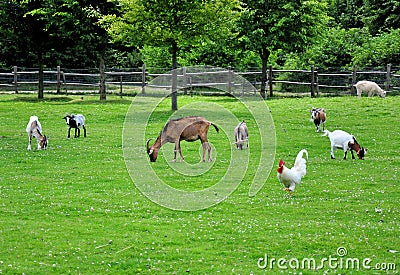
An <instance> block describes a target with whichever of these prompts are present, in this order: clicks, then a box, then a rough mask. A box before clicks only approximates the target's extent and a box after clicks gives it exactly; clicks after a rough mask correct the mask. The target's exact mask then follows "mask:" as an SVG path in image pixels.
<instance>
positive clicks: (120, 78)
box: [119, 75, 122, 98]
mask: <svg viewBox="0 0 400 275" xmlns="http://www.w3.org/2000/svg"><path fill="white" fill-rule="evenodd" d="M119 97H120V98H122V75H121V76H120V77H119Z"/></svg>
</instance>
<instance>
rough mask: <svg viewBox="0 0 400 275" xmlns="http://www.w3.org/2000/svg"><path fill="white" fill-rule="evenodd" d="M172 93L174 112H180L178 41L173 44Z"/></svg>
mask: <svg viewBox="0 0 400 275" xmlns="http://www.w3.org/2000/svg"><path fill="white" fill-rule="evenodd" d="M171 46H172V87H171V89H172V91H171V105H172V110H173V111H176V110H178V91H177V90H178V75H177V71H176V68H177V62H176V54H177V51H178V45H177V43H176V41H173V42H172V45H171Z"/></svg>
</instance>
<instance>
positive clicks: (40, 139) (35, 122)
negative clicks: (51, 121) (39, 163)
mask: <svg viewBox="0 0 400 275" xmlns="http://www.w3.org/2000/svg"><path fill="white" fill-rule="evenodd" d="M26 132H27V133H28V138H29V143H28V150H31V149H32V148H31V143H32V137H35V138H36V139H37V143H38V150H40V149H44V150H45V149H47V145H48V140H49V139H48V138H47V137H46V136H45V135H42V125H41V124H40V122H39V118H38V117H37V116H31V117H30V119H29V122H28V125H26Z"/></svg>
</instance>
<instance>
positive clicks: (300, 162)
mask: <svg viewBox="0 0 400 275" xmlns="http://www.w3.org/2000/svg"><path fill="white" fill-rule="evenodd" d="M304 153H306V157H307V159H308V152H307V150H306V149H303V150H301V151H300V152H299V153H298V154H297V157H296V160H295V162H294V167H295V169H296V170H297V171H298V172H299V173H300V175H301V176H302V177H304V176H305V175H306V162H307V161H306V160H305V159H304V158H303V154H304Z"/></svg>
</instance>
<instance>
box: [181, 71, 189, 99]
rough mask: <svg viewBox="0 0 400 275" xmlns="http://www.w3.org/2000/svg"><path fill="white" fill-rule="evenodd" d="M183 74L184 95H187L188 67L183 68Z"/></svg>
mask: <svg viewBox="0 0 400 275" xmlns="http://www.w3.org/2000/svg"><path fill="white" fill-rule="evenodd" d="M182 73H183V94H184V95H187V90H188V89H187V79H186V67H183V68H182Z"/></svg>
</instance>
